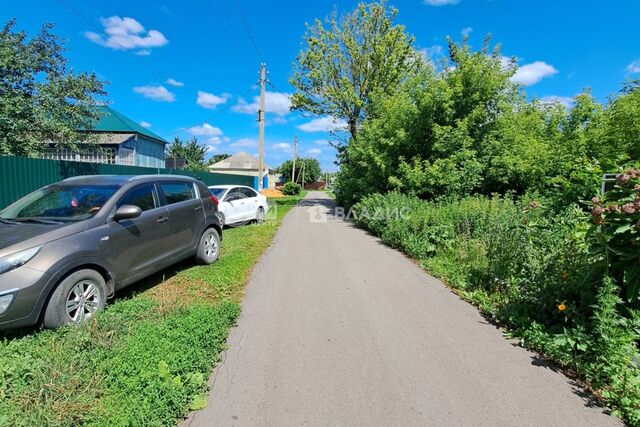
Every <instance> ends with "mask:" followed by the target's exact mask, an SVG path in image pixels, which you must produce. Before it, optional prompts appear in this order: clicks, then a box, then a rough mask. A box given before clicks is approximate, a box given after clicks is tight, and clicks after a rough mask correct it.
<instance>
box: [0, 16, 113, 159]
mask: <svg viewBox="0 0 640 427" xmlns="http://www.w3.org/2000/svg"><path fill="white" fill-rule="evenodd" d="M52 29H53V26H52V25H51V24H45V25H43V26H42V29H41V30H40V32H39V33H38V34H37V35H35V36H34V37H33V38H31V39H30V40H29V39H28V36H27V34H26V33H25V32H23V31H15V20H11V21H9V22H8V23H7V24H6V25H5V26H4V27H3V28H2V30H1V31H0V155H16V156H37V155H38V154H39V153H41V152H42V151H43V150H44V149H45V148H46V147H47V144H46V143H45V142H47V141H53V142H56V143H57V144H59V145H61V146H66V147H69V148H72V149H73V148H77V144H78V143H79V142H80V141H85V140H86V139H87V137H86V134H85V135H83V134H82V133H81V132H80V130H82V129H84V130H86V129H90V128H91V127H92V126H93V125H94V123H95V121H96V119H98V118H99V116H98V112H97V111H96V109H95V106H96V103H97V101H96V99H95V96H96V95H104V94H105V92H104V90H103V85H104V82H102V81H100V80H99V79H98V78H97V77H96V75H95V74H94V73H74V72H73V71H69V70H67V60H66V58H65V57H64V55H63V53H64V48H63V45H62V42H61V41H60V39H59V38H58V37H57V36H56V35H54V34H53V33H52Z"/></svg>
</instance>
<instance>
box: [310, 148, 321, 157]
mask: <svg viewBox="0 0 640 427" xmlns="http://www.w3.org/2000/svg"><path fill="white" fill-rule="evenodd" d="M320 154H322V150H321V149H319V148H310V149H308V150H307V156H311V157H317V156H319V155H320Z"/></svg>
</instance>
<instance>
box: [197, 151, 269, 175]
mask: <svg viewBox="0 0 640 427" xmlns="http://www.w3.org/2000/svg"><path fill="white" fill-rule="evenodd" d="M258 163H259V161H258V159H256V158H255V157H253V156H251V155H249V154H247V153H243V152H240V153H237V154H234V155H233V156H231V157H227V158H226V159H224V160H220V161H219V162H217V163H214V164H212V165H211V166H209V169H243V170H255V171H257V170H258V169H259V166H258ZM263 166H264V168H265V169H272V168H270V167H269V166H267V165H266V164H265V165H263Z"/></svg>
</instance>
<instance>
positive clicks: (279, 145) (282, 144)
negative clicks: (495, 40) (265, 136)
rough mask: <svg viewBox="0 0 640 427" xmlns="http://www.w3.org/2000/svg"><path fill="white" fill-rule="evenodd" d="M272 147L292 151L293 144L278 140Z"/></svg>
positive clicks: (277, 149)
mask: <svg viewBox="0 0 640 427" xmlns="http://www.w3.org/2000/svg"><path fill="white" fill-rule="evenodd" d="M271 149H273V150H276V151H282V152H284V153H288V152H290V151H291V144H289V143H287V142H278V143H276V144H271Z"/></svg>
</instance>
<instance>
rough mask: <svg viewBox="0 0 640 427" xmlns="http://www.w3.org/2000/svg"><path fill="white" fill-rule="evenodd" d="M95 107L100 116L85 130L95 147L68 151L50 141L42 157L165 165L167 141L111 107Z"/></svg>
mask: <svg viewBox="0 0 640 427" xmlns="http://www.w3.org/2000/svg"><path fill="white" fill-rule="evenodd" d="M97 108H98V109H99V113H100V115H101V117H100V119H99V120H98V122H97V123H96V124H95V126H94V127H93V128H92V129H91V130H87V131H85V132H86V133H87V134H92V135H93V136H94V137H95V139H96V142H97V144H98V146H97V147H95V146H91V147H90V148H89V147H87V148H84V149H80V150H71V149H68V148H63V147H56V146H55V144H51V146H50V147H49V149H48V150H47V151H46V152H45V153H44V157H45V158H47V159H54V160H73V161H77V162H88V163H108V164H117V165H130V166H144V167H152V168H164V166H165V161H164V151H165V145H166V144H168V142H167V141H165V140H164V139H162V138H161V137H160V136H158V135H156V134H155V133H153V132H151V131H150V130H149V129H146V128H144V127H142V126H140V125H139V124H138V123H136V122H134V121H133V120H131V119H130V118H128V117H126V116H124V115H123V114H121V113H119V112H117V111H116V110H114V109H113V108H111V107H108V106H106V105H101V106H98V107H97Z"/></svg>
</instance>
